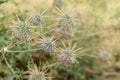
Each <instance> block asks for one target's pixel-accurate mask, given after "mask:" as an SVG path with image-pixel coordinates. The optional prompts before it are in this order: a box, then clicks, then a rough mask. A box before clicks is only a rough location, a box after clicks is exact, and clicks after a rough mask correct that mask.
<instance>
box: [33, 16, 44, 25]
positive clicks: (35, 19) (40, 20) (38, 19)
mask: <svg viewBox="0 0 120 80" xmlns="http://www.w3.org/2000/svg"><path fill="white" fill-rule="evenodd" d="M31 21H32V23H33V24H34V25H37V26H41V25H43V23H44V17H43V16H41V15H40V14H33V15H32V17H31Z"/></svg>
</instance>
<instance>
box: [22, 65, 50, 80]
mask: <svg viewBox="0 0 120 80" xmlns="http://www.w3.org/2000/svg"><path fill="white" fill-rule="evenodd" d="M24 74H29V75H27V76H25V78H27V80H51V77H50V76H49V75H48V73H47V68H45V66H43V68H39V67H37V66H36V65H34V67H33V68H29V70H28V71H25V72H24Z"/></svg>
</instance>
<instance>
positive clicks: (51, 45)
mask: <svg viewBox="0 0 120 80" xmlns="http://www.w3.org/2000/svg"><path fill="white" fill-rule="evenodd" d="M40 47H41V48H42V49H43V50H44V51H45V52H46V53H52V52H54V51H55V48H56V45H55V41H53V38H43V39H41V42H40Z"/></svg>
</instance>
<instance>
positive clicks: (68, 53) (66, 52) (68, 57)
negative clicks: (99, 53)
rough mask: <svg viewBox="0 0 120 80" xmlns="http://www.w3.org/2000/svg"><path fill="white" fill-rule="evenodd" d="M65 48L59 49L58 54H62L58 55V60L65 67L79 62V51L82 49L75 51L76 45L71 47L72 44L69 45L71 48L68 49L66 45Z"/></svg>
mask: <svg viewBox="0 0 120 80" xmlns="http://www.w3.org/2000/svg"><path fill="white" fill-rule="evenodd" d="M63 46H64V48H62V47H61V48H59V49H58V52H59V53H60V54H58V60H59V61H60V62H61V63H62V64H63V65H65V66H67V67H68V66H72V65H74V64H76V63H78V62H77V59H76V58H77V57H78V56H77V54H76V53H78V51H79V50H80V48H78V49H75V48H76V44H74V45H73V46H71V44H69V46H68V47H67V46H66V45H65V44H64V43H63Z"/></svg>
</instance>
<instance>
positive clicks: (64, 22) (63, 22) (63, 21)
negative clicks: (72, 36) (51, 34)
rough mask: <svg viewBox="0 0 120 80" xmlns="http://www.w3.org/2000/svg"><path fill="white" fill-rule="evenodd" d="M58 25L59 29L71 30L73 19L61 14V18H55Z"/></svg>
mask: <svg viewBox="0 0 120 80" xmlns="http://www.w3.org/2000/svg"><path fill="white" fill-rule="evenodd" d="M57 22H58V24H60V26H61V27H64V28H66V29H69V30H70V29H72V27H73V25H74V22H73V18H72V17H71V16H70V15H68V14H63V15H62V16H60V17H58V18H57Z"/></svg>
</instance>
